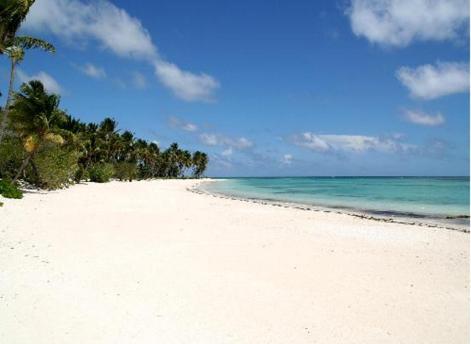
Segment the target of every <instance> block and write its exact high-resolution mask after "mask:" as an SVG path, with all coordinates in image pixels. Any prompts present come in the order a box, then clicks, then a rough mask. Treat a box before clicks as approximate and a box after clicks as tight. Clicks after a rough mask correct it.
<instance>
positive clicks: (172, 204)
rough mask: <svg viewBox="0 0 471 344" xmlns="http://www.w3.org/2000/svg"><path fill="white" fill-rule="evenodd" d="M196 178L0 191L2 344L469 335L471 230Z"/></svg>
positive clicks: (412, 339)
mask: <svg viewBox="0 0 471 344" xmlns="http://www.w3.org/2000/svg"><path fill="white" fill-rule="evenodd" d="M194 183H195V181H191V180H178V181H170V180H167V181H143V182H132V183H119V182H111V183H108V184H82V185H76V186H73V187H71V188H69V189H66V190H60V191H54V192H37V193H28V194H26V195H25V197H24V199H22V200H3V202H5V205H4V206H3V207H2V208H0V343H8V344H11V343H28V344H29V343H37V344H39V343H45V344H46V343H47V344H53V343H61V344H63V343H68V344H70V343H87V344H88V343H113V344H114V343H192V344H194V343H218V344H219V343H361V344H366V343H375V344H377V343H395V344H397V343H414V344H418V343H427V344H433V343H467V342H468V341H469V328H468V323H469V289H468V287H469V283H468V282H469V281H468V278H469V267H468V258H469V234H467V233H462V232H458V231H451V230H445V229H438V228H426V227H418V226H411V225H400V224H394V223H381V222H377V221H371V220H365V219H360V218H354V217H351V216H348V215H342V214H334V213H322V212H312V211H302V210H299V209H291V208H280V207H275V206H271V205H263V204H254V203H249V202H243V201H239V200H230V199H220V198H217V197H213V196H210V195H201V194H195V193H192V192H189V191H187V188H188V187H190V186H192V185H193V184H194Z"/></svg>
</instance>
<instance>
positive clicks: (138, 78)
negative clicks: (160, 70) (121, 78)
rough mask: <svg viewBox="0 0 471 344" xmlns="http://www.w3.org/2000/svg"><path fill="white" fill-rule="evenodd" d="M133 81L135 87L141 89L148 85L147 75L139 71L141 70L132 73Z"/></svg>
mask: <svg viewBox="0 0 471 344" xmlns="http://www.w3.org/2000/svg"><path fill="white" fill-rule="evenodd" d="M132 83H133V85H134V87H136V88H138V89H141V90H142V89H144V88H146V87H147V79H146V77H145V76H144V75H143V74H142V73H139V72H134V73H133V74H132Z"/></svg>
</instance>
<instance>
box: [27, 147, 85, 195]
mask: <svg viewBox="0 0 471 344" xmlns="http://www.w3.org/2000/svg"><path fill="white" fill-rule="evenodd" d="M77 160H78V153H77V151H75V150H73V149H70V148H68V147H63V146H61V145H58V144H54V143H50V144H46V145H44V146H43V147H42V148H41V149H40V150H39V151H38V153H37V154H36V155H35V157H34V159H33V171H32V172H33V173H35V176H33V178H32V182H33V183H34V184H35V185H37V186H40V187H42V188H46V189H57V188H60V187H62V186H65V185H67V184H70V183H71V182H72V181H73V180H74V177H75V173H76V171H77V170H78V164H77Z"/></svg>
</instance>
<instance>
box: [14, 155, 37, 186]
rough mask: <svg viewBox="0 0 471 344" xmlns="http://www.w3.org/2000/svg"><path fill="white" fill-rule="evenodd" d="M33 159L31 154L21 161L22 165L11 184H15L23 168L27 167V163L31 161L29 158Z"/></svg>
mask: <svg viewBox="0 0 471 344" xmlns="http://www.w3.org/2000/svg"><path fill="white" fill-rule="evenodd" d="M32 157H33V154H28V156H27V157H26V159H25V160H23V163H22V164H21V166H20V169H19V170H18V172H17V173H16V176H15V178H13V183H15V182H16V181H17V180H18V179H19V178H20V177H21V174H22V173H23V171H24V170H25V168H26V167H27V166H28V164H29V162H30V161H31V158H32Z"/></svg>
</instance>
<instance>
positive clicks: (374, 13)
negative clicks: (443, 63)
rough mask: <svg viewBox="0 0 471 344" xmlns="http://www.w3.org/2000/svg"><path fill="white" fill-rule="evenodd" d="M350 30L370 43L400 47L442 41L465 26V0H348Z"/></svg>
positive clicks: (466, 18) (454, 36)
mask: <svg viewBox="0 0 471 344" xmlns="http://www.w3.org/2000/svg"><path fill="white" fill-rule="evenodd" d="M347 14H348V16H349V17H350V24H351V27H352V30H353V33H354V34H355V35H357V36H364V37H366V38H367V39H368V40H369V41H370V42H372V43H379V44H383V45H389V46H398V47H404V46H407V45H409V44H410V43H411V42H412V41H414V40H417V41H444V40H453V39H456V38H457V37H459V35H460V33H461V32H465V30H466V29H467V26H468V25H467V24H468V19H469V1H468V0H352V1H351V6H350V7H349V9H348V10H347Z"/></svg>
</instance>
